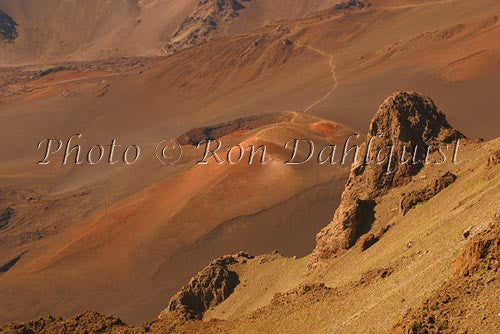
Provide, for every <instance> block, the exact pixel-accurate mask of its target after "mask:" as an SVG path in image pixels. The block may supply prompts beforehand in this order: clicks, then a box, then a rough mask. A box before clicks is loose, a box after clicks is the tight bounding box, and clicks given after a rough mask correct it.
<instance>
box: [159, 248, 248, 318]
mask: <svg viewBox="0 0 500 334" xmlns="http://www.w3.org/2000/svg"><path fill="white" fill-rule="evenodd" d="M252 258H253V256H251V255H249V254H247V253H244V252H240V253H239V254H237V255H226V256H223V257H221V258H218V259H217V260H214V261H212V262H211V263H210V264H209V265H208V266H207V267H206V268H205V269H203V270H202V271H201V272H199V273H198V274H197V275H196V276H195V277H193V278H192V279H191V280H190V281H189V283H188V284H187V285H185V286H184V287H183V288H182V289H181V290H180V291H179V292H177V294H175V296H173V297H172V299H170V302H169V304H168V307H167V309H165V310H164V311H163V312H162V313H161V314H160V316H159V319H165V318H167V317H168V316H169V315H171V314H172V313H175V314H177V315H178V316H180V317H181V318H183V319H186V320H194V319H198V320H199V319H202V318H203V314H204V313H205V312H206V311H207V310H208V309H210V308H212V307H215V306H217V305H218V304H220V303H222V302H223V301H224V300H226V299H227V298H228V297H229V296H230V295H231V294H232V293H233V291H234V289H235V288H236V286H237V285H238V284H239V283H240V280H239V277H238V274H237V273H236V272H234V271H231V269H230V268H229V267H230V266H231V265H233V264H236V263H240V262H242V261H246V260H248V259H252Z"/></svg>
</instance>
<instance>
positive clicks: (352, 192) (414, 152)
mask: <svg viewBox="0 0 500 334" xmlns="http://www.w3.org/2000/svg"><path fill="white" fill-rule="evenodd" d="M460 138H463V135H462V134H461V133H460V132H458V131H456V130H454V129H453V128H452V127H451V125H450V124H449V123H448V121H447V120H446V117H445V115H444V114H443V113H442V112H441V111H439V109H438V108H437V107H436V105H435V104H434V102H433V101H432V100H431V99H430V98H429V97H427V96H425V95H422V94H419V93H416V92H398V93H394V94H392V95H390V96H389V97H388V98H387V99H386V100H385V101H384V102H383V103H382V105H381V106H380V107H379V110H378V111H377V113H376V114H375V116H374V118H373V119H372V121H371V124H370V129H369V132H368V135H367V138H366V142H365V143H364V144H362V145H361V146H360V147H359V152H360V153H361V156H362V157H363V159H358V160H357V161H355V163H354V164H353V167H352V168H351V173H350V176H349V179H348V181H347V185H346V188H345V190H344V193H343V194H342V200H341V204H340V206H339V207H338V208H337V210H336V211H335V215H334V217H333V220H332V222H331V223H330V224H329V225H328V226H326V227H325V228H324V229H323V230H321V231H320V232H319V233H318V235H317V237H316V241H317V246H316V248H315V250H314V252H313V254H312V259H311V262H310V263H309V268H310V269H314V268H315V267H317V266H318V265H319V264H320V263H321V261H322V260H325V259H328V258H331V257H335V256H336V255H338V254H341V253H343V252H344V251H345V250H347V249H349V248H350V247H352V246H353V245H354V244H355V242H356V241H357V240H358V238H359V237H360V236H361V235H363V234H365V233H366V232H368V231H369V230H370V228H371V224H372V223H373V220H374V209H375V206H376V199H377V198H378V197H379V196H380V195H383V194H384V193H386V192H387V191H388V190H389V189H390V188H392V187H397V186H402V185H405V184H407V183H408V182H409V181H410V180H411V178H412V176H414V175H415V174H417V173H418V172H419V171H420V170H421V169H422V168H423V166H424V162H425V155H426V152H427V147H429V146H431V145H438V144H443V143H448V144H449V143H452V142H453V141H455V140H458V139H460ZM374 152H378V153H377V154H374ZM381 157H384V159H382V158H381ZM391 157H392V160H391ZM396 157H397V158H396ZM361 160H362V161H361ZM384 161H385V162H384Z"/></svg>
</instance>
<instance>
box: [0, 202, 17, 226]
mask: <svg viewBox="0 0 500 334" xmlns="http://www.w3.org/2000/svg"><path fill="white" fill-rule="evenodd" d="M13 215H14V209H13V208H11V207H8V208H6V209H3V210H0V230H1V229H3V228H5V227H7V225H8V224H9V221H10V219H11V218H12V216H13Z"/></svg>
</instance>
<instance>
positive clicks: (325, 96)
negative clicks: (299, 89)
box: [299, 45, 339, 114]
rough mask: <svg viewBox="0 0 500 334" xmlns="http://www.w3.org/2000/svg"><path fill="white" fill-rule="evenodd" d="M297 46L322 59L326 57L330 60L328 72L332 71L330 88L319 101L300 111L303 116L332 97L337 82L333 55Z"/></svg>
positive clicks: (304, 46) (310, 47) (307, 46)
mask: <svg viewBox="0 0 500 334" xmlns="http://www.w3.org/2000/svg"><path fill="white" fill-rule="evenodd" d="M299 46H300V47H302V48H305V49H309V50H312V51H314V52H316V53H318V54H320V55H321V56H323V57H327V58H328V59H329V60H330V63H329V65H330V70H331V71H332V78H333V86H332V88H331V89H330V90H329V91H328V92H327V93H326V94H325V95H324V96H322V97H321V98H320V99H318V100H316V101H314V102H313V103H312V104H311V105H310V106H308V107H307V108H305V109H304V110H303V111H302V112H303V113H304V114H307V113H308V112H309V111H311V109H312V108H314V107H316V106H317V105H318V104H320V103H321V102H323V101H325V100H326V99H327V98H328V97H329V96H330V95H332V94H333V92H334V91H335V89H337V86H338V84H339V82H338V80H337V73H336V71H335V59H334V58H333V55H331V54H328V53H326V52H324V51H322V50H320V49H317V48H314V47H312V46H309V45H299Z"/></svg>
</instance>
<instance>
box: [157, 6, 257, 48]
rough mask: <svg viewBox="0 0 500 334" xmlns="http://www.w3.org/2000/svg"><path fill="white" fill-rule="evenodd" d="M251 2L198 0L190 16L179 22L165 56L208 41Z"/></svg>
mask: <svg viewBox="0 0 500 334" xmlns="http://www.w3.org/2000/svg"><path fill="white" fill-rule="evenodd" d="M249 1H251V0H200V1H199V3H198V5H197V6H196V8H195V9H194V10H193V12H192V13H191V15H189V16H188V17H186V18H185V19H184V21H182V22H181V24H180V25H179V27H178V28H177V30H176V31H175V32H174V33H173V35H172V38H171V40H170V42H169V43H168V44H167V46H166V47H165V52H166V53H167V54H172V53H175V52H177V51H179V50H182V49H184V48H187V47H190V46H195V45H198V44H200V43H203V42H206V41H209V40H210V39H212V38H213V37H215V36H216V35H217V34H220V33H223V32H224V29H225V28H226V27H227V26H228V25H231V24H232V23H233V21H234V19H235V18H237V17H238V16H239V15H240V14H239V11H240V10H242V9H244V8H245V6H244V3H245V2H249Z"/></svg>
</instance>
